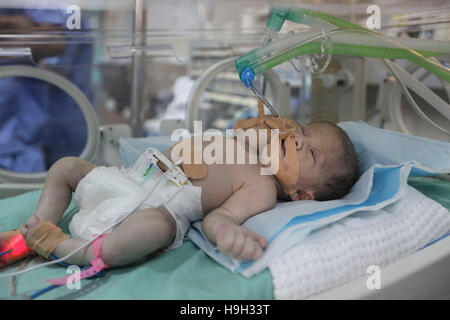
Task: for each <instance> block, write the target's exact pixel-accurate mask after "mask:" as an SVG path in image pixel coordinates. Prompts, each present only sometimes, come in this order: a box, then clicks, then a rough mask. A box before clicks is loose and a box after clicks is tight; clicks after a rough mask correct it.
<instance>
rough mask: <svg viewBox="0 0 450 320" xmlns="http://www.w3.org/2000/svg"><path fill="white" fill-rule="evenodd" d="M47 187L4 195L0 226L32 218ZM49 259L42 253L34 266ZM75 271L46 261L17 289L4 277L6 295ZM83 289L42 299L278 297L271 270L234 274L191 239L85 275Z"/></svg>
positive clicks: (0, 291)
mask: <svg viewBox="0 0 450 320" xmlns="http://www.w3.org/2000/svg"><path fill="white" fill-rule="evenodd" d="M40 194H41V191H40V190H37V191H32V192H28V193H25V194H22V195H19V196H16V197H11V198H6V199H2V200H0V231H7V230H11V229H13V228H17V227H18V226H19V225H20V223H22V222H24V221H26V220H27V218H28V216H29V215H30V213H32V212H33V211H34V209H35V208H36V205H37V203H38V201H39V197H40ZM76 212H77V210H76V206H75V204H74V203H73V201H72V203H71V204H70V206H69V208H68V209H67V210H66V212H65V214H64V216H63V218H62V219H61V223H60V224H59V226H60V227H61V228H62V230H63V231H64V232H66V233H67V234H69V231H68V225H69V222H70V217H71V216H72V215H73V214H74V213H76ZM41 262H44V260H43V259H41V258H39V257H36V258H35V259H33V260H32V261H31V262H30V264H29V266H32V265H35V264H37V263H41ZM22 263H23V262H17V263H15V264H13V265H11V266H9V267H7V268H3V269H1V270H0V274H2V273H6V272H13V271H15V270H16V269H17V268H18V267H19V266H20V265H21V264H22ZM67 275H69V274H68V273H66V268H65V267H62V266H59V265H52V266H47V267H42V268H39V269H36V270H33V271H30V272H28V273H25V274H23V275H20V276H18V277H17V284H16V294H15V296H12V295H11V285H12V278H5V279H0V299H23V298H24V295H28V296H29V295H31V294H32V293H34V292H36V291H38V290H40V289H43V288H45V287H47V286H48V285H49V284H48V283H47V282H45V280H44V279H54V278H60V277H64V276H67ZM80 284H81V289H68V288H67V287H66V286H62V287H59V288H56V289H53V290H51V291H49V292H47V293H45V294H43V295H41V296H39V297H38V298H37V299H188V300H191V299H192V300H203V299H223V300H227V299H238V300H246V299H258V300H267V299H273V288H272V278H271V275H270V272H269V270H265V271H264V272H262V273H260V274H258V275H256V276H254V277H251V278H245V277H243V276H242V275H240V274H234V273H232V272H230V271H229V270H228V269H226V268H224V267H223V266H221V265H220V264H218V263H216V262H215V261H214V260H213V259H211V258H210V257H208V256H207V255H206V254H205V253H204V252H203V251H201V250H200V249H198V248H197V247H196V246H195V245H194V244H193V243H192V242H190V241H189V240H187V239H186V240H185V243H184V244H183V246H181V247H180V248H177V249H174V250H171V251H165V252H160V253H156V254H154V255H153V256H150V257H149V259H147V260H145V261H144V262H141V263H139V264H136V265H132V266H129V267H124V268H118V269H111V270H108V271H107V272H106V273H105V275H104V276H103V277H101V278H97V279H91V280H89V279H86V280H82V281H81V283H80Z"/></svg>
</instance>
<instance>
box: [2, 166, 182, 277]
mask: <svg viewBox="0 0 450 320" xmlns="http://www.w3.org/2000/svg"><path fill="white" fill-rule="evenodd" d="M180 163H181V160H178V161H177V162H175V163H174V164H172V165H171V166H170V167H169V169H167V170H166V172H164V174H163V175H162V176H161V177H160V178H159V180H158V181H157V182H156V184H155V185H154V186H153V188H152V189H151V190H150V191H149V192H148V193H147V195H146V197H145V198H144V200H142V201H141V202H140V203H139V204H138V205H137V206H136V208H135V209H134V210H132V211H130V212H129V213H128V214H126V215H124V216H123V217H122V218H120V219H119V220H117V221H116V222H114V223H113V225H112V226H110V227H108V228H106V229H105V230H103V231H102V232H101V233H99V234H98V235H97V236H95V237H94V238H93V239H91V240H89V241H88V242H86V243H85V244H83V245H81V246H80V247H79V248H77V249H75V250H73V251H72V252H70V253H69V254H67V255H66V256H65V257H62V258H60V259H57V260H53V261H49V262H44V263H40V264H38V265H35V266H33V267H30V268H27V269H24V270H21V271H17V272H11V273H7V274H3V275H0V279H2V278H7V277H13V276H16V275H19V274H23V273H26V272H29V271H32V270H34V269H37V268H40V267H44V266H49V265H52V264H56V263H59V262H63V261H64V260H66V259H67V258H69V257H71V256H72V255H74V254H75V253H77V252H78V251H80V250H81V249H83V248H84V247H86V246H88V245H89V244H91V243H92V242H93V241H95V240H96V239H97V238H99V237H100V236H101V235H103V234H104V233H105V232H106V231H108V230H110V229H112V228H114V227H115V226H116V225H118V224H119V223H120V222H122V221H123V220H124V219H125V218H126V217H128V216H129V215H130V214H132V213H133V212H135V211H136V210H137V209H138V208H139V207H140V206H141V205H142V204H143V203H144V202H145V201H147V199H148V198H149V197H150V196H151V195H152V193H153V191H154V190H155V188H156V187H157V186H158V184H159V183H160V182H161V181H162V179H163V178H165V176H166V175H167V173H169V172H170V170H172V169H173V168H174V167H175V166H177V165H179V164H180Z"/></svg>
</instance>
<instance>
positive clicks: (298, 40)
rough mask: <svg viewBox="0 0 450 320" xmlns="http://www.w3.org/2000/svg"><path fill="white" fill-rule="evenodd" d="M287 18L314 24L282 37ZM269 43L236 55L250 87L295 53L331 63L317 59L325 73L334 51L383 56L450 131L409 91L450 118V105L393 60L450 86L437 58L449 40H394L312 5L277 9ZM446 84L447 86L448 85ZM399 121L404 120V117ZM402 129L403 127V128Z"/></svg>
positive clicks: (405, 88) (386, 64)
mask: <svg viewBox="0 0 450 320" xmlns="http://www.w3.org/2000/svg"><path fill="white" fill-rule="evenodd" d="M286 20H290V21H293V22H295V23H299V24H306V25H309V26H310V27H311V30H310V31H306V32H300V33H297V34H292V35H290V34H288V35H287V36H285V37H283V38H279V39H278V38H277V36H278V35H277V32H278V31H279V30H280V29H281V27H282V25H283V23H284V22H285V21H286ZM267 28H268V29H267V32H266V34H267V35H266V39H269V40H266V41H265V42H266V44H264V45H263V46H261V47H260V48H257V49H254V50H252V51H250V52H249V53H248V54H246V55H244V56H242V57H240V58H238V59H236V61H235V63H236V70H237V71H238V73H239V75H240V78H241V80H242V82H243V83H244V84H245V85H246V86H247V87H252V86H253V81H254V79H255V76H257V75H259V74H261V73H263V72H265V71H267V70H270V69H271V68H273V67H275V66H276V65H278V64H280V63H282V62H285V61H288V60H291V59H292V58H294V57H297V56H302V55H306V54H314V55H315V57H317V55H320V58H322V57H324V56H326V61H325V62H324V64H323V65H322V66H321V67H320V68H319V66H318V65H317V63H315V62H314V60H313V67H312V68H311V69H312V70H313V72H314V73H318V74H320V73H322V72H323V71H324V70H325V69H326V68H327V67H328V65H329V64H330V61H331V55H336V54H338V55H348V56H360V57H367V58H377V59H382V61H383V63H384V64H383V66H384V68H385V69H386V71H387V72H389V73H390V74H392V75H393V76H394V78H395V79H396V81H397V82H398V83H399V85H400V87H401V88H402V91H403V93H404V94H405V96H406V98H407V100H408V102H409V103H410V104H411V106H412V107H413V108H414V110H415V111H416V112H417V113H418V114H419V116H420V117H422V118H423V119H424V120H426V121H427V122H429V123H430V124H432V125H433V126H434V127H435V128H437V129H439V130H440V131H442V132H444V133H446V134H447V135H450V131H449V129H447V128H445V127H442V126H440V125H438V124H436V123H435V122H434V121H432V120H431V119H430V118H429V117H428V116H427V115H426V114H425V113H423V111H422V110H421V108H419V107H418V106H417V104H416V102H415V101H414V99H413V98H412V96H411V95H410V93H409V89H412V90H413V91H415V92H416V93H417V94H418V95H419V96H420V97H422V98H423V99H424V100H425V101H427V102H428V103H430V104H431V105H432V106H433V107H434V108H435V109H436V110H437V111H438V112H439V113H441V114H442V115H444V117H445V118H447V120H450V105H449V104H448V103H446V102H445V101H443V100H442V99H441V98H440V97H439V96H437V95H436V94H434V93H433V92H432V91H431V90H429V89H428V88H427V87H426V86H425V85H423V84H422V83H421V82H419V81H418V80H417V79H415V78H414V77H412V76H411V75H410V74H409V73H408V72H406V71H405V70H404V69H403V68H401V67H399V66H398V65H396V64H393V63H392V62H391V61H390V60H388V59H396V58H397V59H407V60H409V61H411V62H414V63H415V64H417V65H418V66H421V67H423V68H425V69H426V70H427V71H429V72H431V73H433V74H434V75H436V76H437V77H439V78H440V79H442V81H444V82H445V83H446V85H448V83H449V82H450V69H449V68H447V67H445V66H444V65H442V64H441V63H440V62H439V61H438V60H437V59H436V58H435V57H436V56H442V55H446V54H448V53H449V48H450V43H449V42H448V41H434V40H416V39H394V38H391V37H387V36H383V35H380V34H378V33H375V32H373V31H370V30H368V29H364V28H362V27H360V26H358V25H355V24H352V23H350V22H347V21H346V20H343V19H340V18H337V17H334V16H332V15H328V14H325V13H322V12H318V11H313V10H307V9H284V8H281V9H275V10H274V11H273V13H272V14H271V16H270V18H269V20H268V22H267ZM446 88H447V87H446ZM394 119H400V118H399V117H397V118H395V117H394ZM400 128H401V126H400Z"/></svg>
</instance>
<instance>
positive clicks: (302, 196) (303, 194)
mask: <svg viewBox="0 0 450 320" xmlns="http://www.w3.org/2000/svg"><path fill="white" fill-rule="evenodd" d="M291 199H292V201H297V200H314V199H315V197H314V193H313V192H311V191H303V190H297V191H296V192H295V193H293V194H291Z"/></svg>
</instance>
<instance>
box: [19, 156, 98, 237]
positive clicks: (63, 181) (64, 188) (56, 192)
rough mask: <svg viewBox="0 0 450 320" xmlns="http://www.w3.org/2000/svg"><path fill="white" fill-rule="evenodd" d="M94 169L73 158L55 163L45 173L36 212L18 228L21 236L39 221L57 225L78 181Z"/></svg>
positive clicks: (88, 164) (88, 163)
mask: <svg viewBox="0 0 450 320" xmlns="http://www.w3.org/2000/svg"><path fill="white" fill-rule="evenodd" d="M95 167H96V166H95V165H94V164H92V163H90V162H88V161H85V160H83V159H80V158H75V157H64V158H61V159H59V160H58V161H56V162H55V163H54V164H53V165H52V166H51V168H50V169H49V171H48V173H47V177H46V179H45V183H44V188H43V190H42V194H41V197H40V199H39V203H38V206H37V208H36V211H35V212H34V214H32V215H31V216H30V217H29V219H28V222H27V223H26V224H22V225H21V227H20V231H21V232H22V234H23V236H24V237H25V238H26V236H27V234H28V232H29V231H30V230H32V229H33V228H34V227H35V226H36V225H37V224H38V223H39V222H40V221H51V222H53V223H54V224H55V225H56V224H58V221H59V219H60V218H61V216H62V214H63V213H64V211H65V210H66V209H67V207H68V206H69V203H70V200H71V197H72V192H73V191H75V189H76V187H77V185H78V183H79V182H80V180H81V179H83V177H84V176H85V175H87V174H88V173H89V172H90V171H91V170H92V169H94V168H95Z"/></svg>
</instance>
